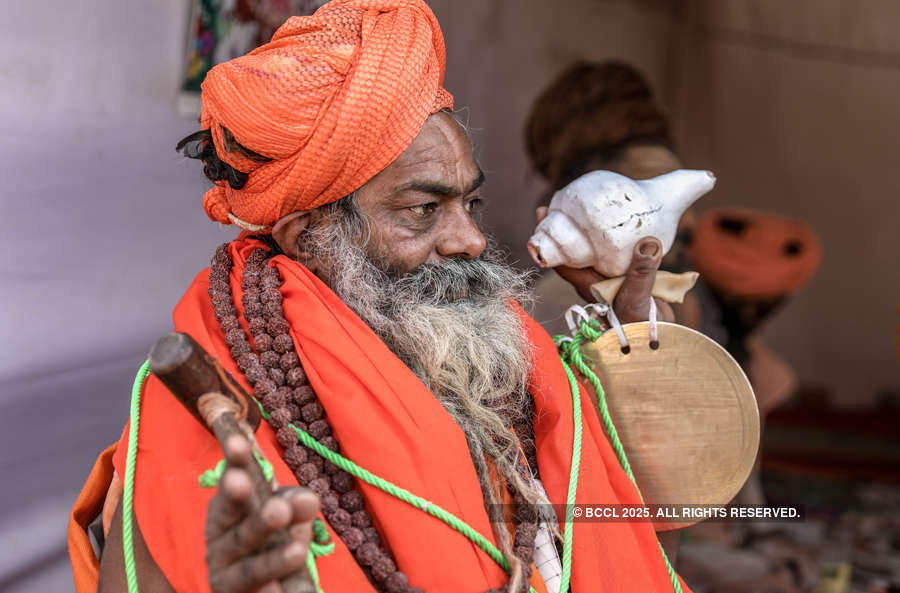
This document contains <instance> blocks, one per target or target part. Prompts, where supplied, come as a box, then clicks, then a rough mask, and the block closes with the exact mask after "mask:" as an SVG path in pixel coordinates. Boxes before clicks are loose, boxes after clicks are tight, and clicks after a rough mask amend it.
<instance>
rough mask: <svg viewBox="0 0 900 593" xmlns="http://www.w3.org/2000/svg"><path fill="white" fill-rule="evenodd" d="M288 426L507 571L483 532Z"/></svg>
mask: <svg viewBox="0 0 900 593" xmlns="http://www.w3.org/2000/svg"><path fill="white" fill-rule="evenodd" d="M254 401H256V405H257V406H259V411H260V413H261V414H262V416H263V418H265V419H266V420H268V419H269V414H268V413H267V412H266V410H265V409H264V408H263V406H262V404H261V403H260V402H259V401H258V400H256V399H254ZM288 426H290V427H291V428H293V429H294V432H296V433H297V438H298V439H299V440H300V442H301V443H302V444H303V445H304V446H305V447H307V448H309V449H312V450H313V451H314V452H315V453H317V454H318V455H320V456H321V457H324V458H325V459H326V460H328V461H330V462H331V463H333V464H334V465H336V466H338V467H339V468H341V469H342V470H344V471H345V472H347V473H349V474H350V475H352V476H353V477H355V478H357V479H359V480H362V481H363V482H365V483H366V484H369V485H371V486H374V487H376V488H378V489H379V490H381V491H383V492H386V493H388V494H390V495H391V496H393V497H394V498H397V499H400V500H402V501H403V502H405V503H407V504H409V505H411V506H413V507H415V508H417V509H419V510H420V511H423V512H425V513H428V514H429V515H431V516H432V517H434V518H436V519H439V520H440V521H443V522H444V523H446V524H447V525H448V526H449V527H450V528H451V529H453V530H455V531H457V532H459V533H460V534H462V535H463V536H465V537H466V538H468V539H469V540H470V541H471V542H473V543H474V544H476V545H477V546H478V547H479V548H481V549H482V550H483V551H484V552H485V554H487V555H488V556H490V558H491V559H492V560H493V561H494V562H496V563H497V564H498V565H499V566H500V568H502V569H503V570H505V571H506V572H507V573H509V572H510V567H509V562H508V561H507V560H506V558H505V557H504V556H503V553H502V552H501V551H500V550H498V549H497V547H496V546H495V545H494V544H492V543H491V542H490V541H489V540H488V539H487V538H486V537H484V536H483V535H481V534H480V533H478V532H477V531H475V530H474V529H473V528H472V527H470V526H469V525H468V524H466V523H465V522H464V521H463V520H462V519H460V518H458V517H457V516H455V515H453V514H452V513H450V512H449V511H446V510H444V509H442V508H441V507H439V506H438V505H436V504H433V503H431V502H429V501H427V500H425V499H424V498H422V497H421V496H416V495H415V494H413V493H412V492H410V491H409V490H406V489H404V488H401V487H400V486H397V485H395V484H392V483H391V482H388V481H387V480H385V479H384V478H382V477H380V476H376V475H375V474H373V473H372V472H370V471H369V470H367V469H365V468H363V467H360V466H359V465H357V464H355V463H354V462H352V461H350V460H349V459H347V458H346V457H344V456H343V455H341V454H339V453H335V452H334V451H332V450H331V449H329V448H328V447H326V446H324V445H322V444H321V443H319V442H318V441H317V440H316V439H314V438H313V437H312V436H311V435H310V434H309V433H307V432H306V431H304V430H301V429H299V428H297V427H296V426H294V425H293V424H288ZM529 593H537V592H536V591H535V589H534V587H529Z"/></svg>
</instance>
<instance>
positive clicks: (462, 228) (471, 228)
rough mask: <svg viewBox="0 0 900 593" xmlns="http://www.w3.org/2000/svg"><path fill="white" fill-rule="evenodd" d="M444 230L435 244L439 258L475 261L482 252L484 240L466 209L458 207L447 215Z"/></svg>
mask: <svg viewBox="0 0 900 593" xmlns="http://www.w3.org/2000/svg"><path fill="white" fill-rule="evenodd" d="M447 216H448V218H447V220H446V223H445V230H444V232H443V233H442V234H441V237H440V239H439V240H438V243H437V252H438V255H440V256H441V257H465V258H467V259H475V258H476V257H478V256H479V255H481V252H482V251H484V247H485V244H486V242H485V238H484V235H483V234H482V233H481V230H480V229H479V228H478V225H477V224H475V221H474V220H473V219H472V216H471V215H470V214H469V212H467V211H466V209H465V208H464V207H463V206H462V205H460V206H458V207H454V208H453V209H452V210H451V212H448V213H447Z"/></svg>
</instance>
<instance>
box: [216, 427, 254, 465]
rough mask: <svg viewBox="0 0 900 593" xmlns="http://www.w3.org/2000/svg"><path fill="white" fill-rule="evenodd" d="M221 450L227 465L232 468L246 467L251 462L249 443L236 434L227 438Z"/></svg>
mask: <svg viewBox="0 0 900 593" xmlns="http://www.w3.org/2000/svg"><path fill="white" fill-rule="evenodd" d="M222 450H223V451H224V452H225V459H227V460H228V464H229V465H231V466H233V467H247V464H249V463H250V462H251V461H252V460H253V452H252V449H251V447H250V441H248V440H247V439H246V438H244V437H243V436H241V435H238V434H233V435H231V436H229V437H228V440H226V441H225V444H224V445H223V446H222Z"/></svg>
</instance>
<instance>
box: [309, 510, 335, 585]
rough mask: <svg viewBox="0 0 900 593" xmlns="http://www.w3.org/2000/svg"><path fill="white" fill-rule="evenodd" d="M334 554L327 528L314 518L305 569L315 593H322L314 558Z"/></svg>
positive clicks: (332, 543)
mask: <svg viewBox="0 0 900 593" xmlns="http://www.w3.org/2000/svg"><path fill="white" fill-rule="evenodd" d="M332 552H334V542H333V541H331V536H329V535H328V528H327V527H325V523H323V522H322V520H321V519H319V518H318V517H316V518H315V519H313V537H312V541H311V542H309V552H308V553H307V554H306V569H307V570H308V571H309V576H310V579H311V580H312V582H313V587H314V588H315V590H316V593H324V592H323V591H322V586H321V585H320V584H319V569H318V567H317V566H316V558H318V557H319V556H327V555H329V554H331V553H332Z"/></svg>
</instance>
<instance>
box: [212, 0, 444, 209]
mask: <svg viewBox="0 0 900 593" xmlns="http://www.w3.org/2000/svg"><path fill="white" fill-rule="evenodd" d="M445 60H446V58H445V49H444V38H443V35H442V33H441V29H440V26H439V25H438V22H437V19H436V18H435V16H434V14H433V13H432V12H431V9H430V8H429V7H428V5H427V4H425V2H423V1H422V0H332V1H331V2H328V3H327V4H325V5H324V6H322V7H321V8H320V9H319V10H317V11H316V12H315V14H313V15H311V16H300V17H292V18H290V19H288V21H287V22H286V23H285V24H284V25H283V26H282V27H281V28H279V29H278V31H276V32H275V35H274V36H273V37H272V41H271V42H270V43H268V44H266V45H263V46H261V47H259V48H257V49H254V50H253V51H251V52H250V53H249V54H247V55H245V56H242V57H239V58H236V59H233V60H230V61H228V62H224V63H222V64H219V65H217V66H215V67H214V68H213V69H212V70H210V72H209V74H208V75H207V76H206V79H205V80H204V82H203V85H202V104H203V108H202V114H201V125H202V126H203V128H208V129H209V130H210V131H211V133H212V136H213V140H214V142H215V148H216V152H217V153H218V155H219V158H221V159H222V160H224V161H225V162H227V163H228V164H230V165H231V166H233V167H234V168H235V169H237V170H238V171H242V172H244V173H249V178H248V180H247V183H246V185H245V186H244V187H243V188H242V189H233V188H232V187H230V186H229V185H228V184H227V183H226V182H224V181H219V182H217V183H216V186H215V187H214V188H213V189H211V190H210V191H209V192H207V194H206V196H205V197H204V200H203V206H204V208H205V209H206V212H207V214H209V216H210V218H212V219H213V220H217V221H219V222H223V223H226V224H228V223H230V222H235V221H234V220H233V219H232V218H230V217H229V215H232V216H234V217H236V218H237V219H240V221H243V222H246V223H250V224H252V225H260V226H270V225H272V224H273V223H275V222H276V221H277V220H278V219H279V218H281V217H282V216H284V215H285V214H288V213H290V212H293V211H296V210H307V209H312V208H316V207H318V206H321V205H323V204H327V203H329V202H333V201H335V200H338V199H340V198H342V197H344V196H346V195H348V194H350V193H351V192H353V191H355V190H357V189H358V188H359V187H360V186H362V185H363V184H364V183H365V182H366V181H368V180H369V179H371V178H372V177H374V176H375V175H376V174H377V173H378V172H380V171H381V170H382V169H384V168H385V167H386V166H387V165H389V164H390V163H391V162H393V161H394V160H395V159H396V158H397V157H398V156H400V154H401V153H402V152H403V151H404V150H405V149H406V147H407V146H409V144H410V143H411V142H412V141H413V139H414V138H415V137H416V135H417V134H418V133H419V130H420V129H421V128H422V124H423V123H424V122H425V119H426V118H427V117H428V116H429V115H430V114H432V113H435V112H437V111H439V110H441V109H444V108H448V109H452V107H453V98H452V97H451V96H450V94H449V93H448V92H447V91H446V90H444V88H443V87H442V85H443V79H444V69H445ZM223 128H224V129H227V130H228V131H229V132H231V134H232V135H233V136H234V139H235V140H236V141H237V142H238V143H239V144H240V145H241V146H243V147H244V148H247V149H249V150H251V151H253V152H256V153H258V154H260V155H262V156H264V157H268V158H269V159H271V160H270V161H268V162H260V161H259V160H254V159H252V158H249V157H248V156H246V155H242V154H240V153H238V152H235V151H233V150H232V151H230V152H229V151H228V150H227V148H226V142H225V132H224V129H223Z"/></svg>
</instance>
